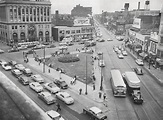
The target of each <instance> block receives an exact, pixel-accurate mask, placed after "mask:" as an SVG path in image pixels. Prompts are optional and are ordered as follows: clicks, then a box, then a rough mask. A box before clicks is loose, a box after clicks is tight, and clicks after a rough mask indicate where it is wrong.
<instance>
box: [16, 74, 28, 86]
mask: <svg viewBox="0 0 163 120" xmlns="http://www.w3.org/2000/svg"><path fill="white" fill-rule="evenodd" d="M18 81H19V82H20V83H22V84H23V85H28V84H29V78H28V77H26V76H19V77H18Z"/></svg>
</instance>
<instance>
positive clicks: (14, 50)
mask: <svg viewBox="0 0 163 120" xmlns="http://www.w3.org/2000/svg"><path fill="white" fill-rule="evenodd" d="M18 51H19V49H18V48H11V49H10V50H8V52H18Z"/></svg>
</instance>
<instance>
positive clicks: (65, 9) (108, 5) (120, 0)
mask: <svg viewBox="0 0 163 120" xmlns="http://www.w3.org/2000/svg"><path fill="white" fill-rule="evenodd" d="M50 1H51V4H52V6H51V9H52V14H54V13H55V10H59V13H62V14H63V13H69V14H70V13H71V10H72V9H73V7H75V6H76V5H79V4H80V5H81V6H84V7H92V11H93V13H94V14H97V13H101V11H102V10H104V11H108V12H113V11H119V10H121V9H123V8H124V4H125V3H129V10H133V9H137V8H138V2H140V8H142V9H143V8H144V3H145V1H146V0H50ZM162 5H163V0H150V9H151V10H161V7H162Z"/></svg>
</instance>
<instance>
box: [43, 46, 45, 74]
mask: <svg viewBox="0 0 163 120" xmlns="http://www.w3.org/2000/svg"><path fill="white" fill-rule="evenodd" d="M43 56H44V58H43V73H45V47H44V52H43Z"/></svg>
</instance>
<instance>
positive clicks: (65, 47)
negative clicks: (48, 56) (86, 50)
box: [59, 46, 68, 50]
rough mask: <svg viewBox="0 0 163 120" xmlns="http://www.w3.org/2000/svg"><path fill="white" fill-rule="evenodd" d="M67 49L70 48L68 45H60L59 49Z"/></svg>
mask: <svg viewBox="0 0 163 120" xmlns="http://www.w3.org/2000/svg"><path fill="white" fill-rule="evenodd" d="M67 49H68V47H67V46H61V47H59V50H67Z"/></svg>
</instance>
